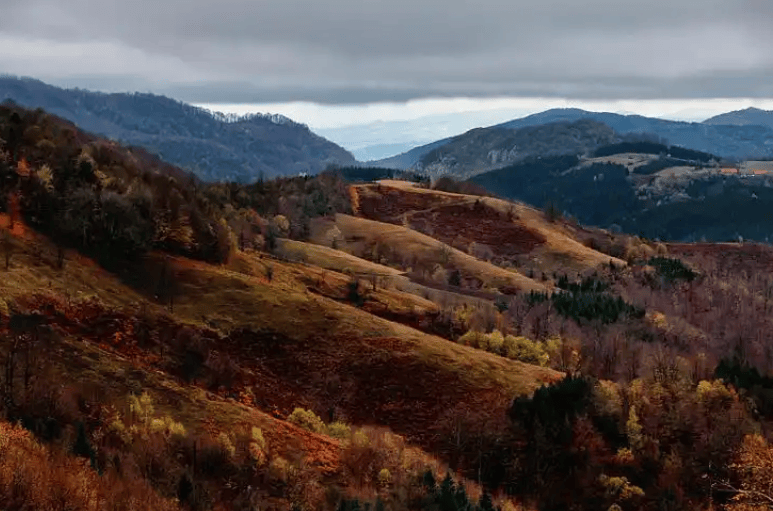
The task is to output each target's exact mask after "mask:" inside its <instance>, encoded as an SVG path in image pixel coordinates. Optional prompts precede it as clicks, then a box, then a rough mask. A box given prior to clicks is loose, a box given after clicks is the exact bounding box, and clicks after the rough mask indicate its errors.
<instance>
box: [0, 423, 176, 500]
mask: <svg viewBox="0 0 773 511" xmlns="http://www.w3.org/2000/svg"><path fill="white" fill-rule="evenodd" d="M0 507H2V509H72V510H94V511H96V510H124V509H132V510H146V509H147V510H172V509H179V508H178V507H177V505H176V504H174V503H173V502H172V501H170V500H167V499H163V498H161V497H160V496H159V495H158V494H156V493H155V492H154V491H153V490H152V489H151V488H150V487H149V486H148V485H147V484H146V483H145V482H144V481H141V480H137V479H129V478H120V477H118V476H117V475H115V474H114V473H109V474H106V475H105V476H101V477H100V476H99V475H98V474H97V473H96V472H95V471H94V470H93V469H91V467H90V466H89V464H88V461H86V460H83V459H79V458H74V457H71V456H67V455H66V454H64V453H62V452H57V451H54V450H52V449H48V448H46V447H44V446H42V445H41V444H39V443H38V442H37V441H35V440H34V439H33V438H32V436H31V435H30V433H29V432H27V431H26V430H24V429H23V428H21V427H20V426H12V425H10V424H8V423H7V422H0Z"/></svg>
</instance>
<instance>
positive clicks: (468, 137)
mask: <svg viewBox="0 0 773 511" xmlns="http://www.w3.org/2000/svg"><path fill="white" fill-rule="evenodd" d="M579 121H592V122H594V123H598V124H596V125H595V129H596V130H597V131H598V130H601V131H599V133H603V131H604V130H609V129H611V130H612V131H613V132H614V133H613V134H612V135H609V136H608V137H607V142H603V141H600V140H599V141H595V140H593V139H592V138H591V139H589V140H587V141H585V142H583V141H579V140H568V139H566V138H561V137H562V135H560V132H559V133H557V132H556V131H555V128H553V129H551V128H548V127H549V126H551V125H555V126H563V125H566V124H567V123H568V124H572V123H577V122H579ZM602 125H603V127H602ZM525 128H531V129H532V130H531V131H529V130H527V131H523V132H521V133H523V134H524V135H526V134H535V136H538V137H539V144H538V145H536V146H534V147H532V146H531V145H530V141H529V140H528V139H527V140H523V139H522V140H521V141H520V144H521V146H520V147H521V149H517V150H515V151H512V149H513V144H514V142H513V141H512V138H513V137H515V134H514V133H516V132H519V130H524V129H525ZM534 130H536V131H534ZM536 134H539V135H536ZM565 134H566V133H565ZM530 136H531V135H530ZM624 138H630V139H642V138H643V139H648V140H655V141H662V142H665V143H667V144H672V145H674V146H679V147H683V148H686V149H692V150H697V151H703V152H707V153H711V154H714V155H717V156H719V157H721V158H727V159H753V158H769V157H773V149H771V147H773V126H771V123H770V118H769V115H768V113H767V112H765V111H763V110H756V109H747V110H744V111H740V112H729V113H727V114H722V115H718V116H715V117H713V118H711V119H707V120H706V121H704V122H703V123H689V122H681V121H669V120H664V119H656V118H651V117H644V116H641V115H621V114H614V113H609V112H589V111H586V110H581V109H578V108H557V109H552V110H546V111H544V112H540V113H537V114H532V115H529V116H526V117H523V118H520V119H514V120H512V121H508V122H505V123H502V124H498V125H495V126H490V127H487V128H478V129H476V130H471V131H470V132H468V133H465V134H463V135H459V136H457V137H451V138H446V139H442V140H438V141H436V142H432V143H430V144H426V145H423V146H421V147H416V148H413V149H411V150H410V151H406V152H404V153H401V154H399V155H396V156H393V157H391V158H386V159H382V160H379V161H376V162H369V165H373V166H377V167H393V168H398V169H422V170H425V171H427V172H429V173H430V174H431V175H433V176H439V175H441V174H443V173H444V172H445V173H449V174H451V175H454V176H456V177H470V176H471V175H472V174H474V173H478V172H479V170H491V169H495V168H497V167H502V166H505V165H507V164H510V163H515V162H516V161H517V160H520V159H522V158H524V157H527V156H550V155H558V154H577V153H582V152H584V151H586V150H588V149H595V148H596V147H597V146H598V145H603V144H604V143H612V142H613V141H614V139H618V140H619V139H624ZM511 142H513V143H511ZM597 142H598V143H597Z"/></svg>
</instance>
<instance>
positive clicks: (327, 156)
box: [0, 76, 354, 183]
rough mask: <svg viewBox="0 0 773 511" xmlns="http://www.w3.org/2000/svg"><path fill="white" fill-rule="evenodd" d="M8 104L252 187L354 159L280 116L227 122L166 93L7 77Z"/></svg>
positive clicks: (4, 95) (211, 177)
mask: <svg viewBox="0 0 773 511" xmlns="http://www.w3.org/2000/svg"><path fill="white" fill-rule="evenodd" d="M6 99H10V100H13V101H14V102H15V103H17V104H19V105H22V106H24V107H27V108H31V109H34V108H43V109H44V110H46V111H47V112H50V113H52V114H55V115H58V116H60V117H62V118H64V119H67V120H69V121H71V122H73V123H74V124H76V125H77V126H79V127H80V128H81V129H83V130H85V131H88V132H91V133H94V134H98V135H101V136H103V137H107V138H109V139H112V140H115V141H118V142H120V143H122V144H127V145H132V146H139V147H143V148H145V149H146V150H148V151H149V152H151V153H153V154H156V155H158V156H159V157H161V158H162V159H164V160H165V161H167V162H169V163H172V164H174V165H177V166H179V167H182V168H184V169H186V170H188V171H191V172H193V173H194V174H196V175H197V176H198V177H199V178H201V179H203V180H206V181H239V182H243V183H249V182H253V181H256V180H257V179H259V178H261V177H263V178H272V177H276V176H288V175H296V174H300V173H304V172H305V173H309V174H316V173H318V172H320V171H322V170H324V169H325V168H326V167H327V166H328V165H330V164H350V163H353V162H354V157H353V156H352V155H351V154H350V153H348V152H347V151H346V150H344V149H343V148H341V147H339V146H337V145H335V144H334V143H332V142H330V141H328V140H325V139H324V138H322V137H320V136H317V135H315V134H314V133H312V132H311V131H310V130H309V129H308V128H307V127H306V126H304V125H302V124H298V123H295V122H293V121H291V120H290V119H287V118H285V117H282V116H271V115H252V116H246V117H241V118H239V117H234V118H228V117H223V116H217V115H213V114H211V113H209V112H207V111H205V110H202V109H200V108H196V107H192V106H190V105H186V104H184V103H180V102H178V101H175V100H172V99H169V98H166V97H163V96H155V95H152V94H139V93H135V94H103V93H96V92H90V91H86V90H80V89H76V90H65V89H60V88H57V87H53V86H50V85H46V84H45V83H43V82H40V81H37V80H32V79H27V78H14V77H7V76H5V77H0V102H2V101H4V100H6Z"/></svg>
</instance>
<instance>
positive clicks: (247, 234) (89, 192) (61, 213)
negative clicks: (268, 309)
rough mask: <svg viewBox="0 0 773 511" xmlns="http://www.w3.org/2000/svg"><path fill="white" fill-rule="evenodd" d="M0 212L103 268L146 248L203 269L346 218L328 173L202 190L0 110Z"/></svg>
mask: <svg viewBox="0 0 773 511" xmlns="http://www.w3.org/2000/svg"><path fill="white" fill-rule="evenodd" d="M0 125H1V126H2V131H0V138H1V139H3V140H5V141H6V142H5V146H6V152H5V154H4V157H3V158H2V159H1V160H0V187H1V189H0V207H1V208H2V209H3V210H4V211H9V212H10V213H11V214H22V215H24V217H25V219H26V220H27V221H28V222H29V223H30V224H31V225H33V226H35V227H36V228H38V229H40V230H41V231H42V232H45V233H47V234H50V235H51V236H52V237H53V238H54V239H56V240H57V241H59V242H60V243H62V244H64V245H67V246H74V247H78V248H80V249H82V250H85V251H86V252H89V253H90V254H91V255H94V256H96V257H98V258H99V259H100V260H101V261H103V263H105V264H108V265H113V264H118V263H121V262H124V260H126V259H131V260H136V259H137V258H139V257H140V256H142V255H143V254H145V253H147V252H148V251H149V250H151V249H153V248H157V249H163V250H167V251H169V252H172V253H179V254H184V255H188V256H190V257H194V258H197V259H202V260H205V261H212V262H224V261H227V260H228V258H229V256H230V254H231V252H232V250H233V248H234V247H235V246H236V244H239V245H240V246H241V247H242V248H244V247H245V246H255V247H261V248H262V247H263V245H264V243H266V241H267V240H271V239H273V238H276V237H277V236H287V235H290V234H292V235H293V236H295V237H299V238H303V237H304V235H305V233H307V232H308V224H309V220H310V219H311V218H313V217H315V216H319V215H324V214H329V213H330V212H333V211H348V210H349V208H350V206H349V205H348V202H347V200H348V199H347V196H346V190H345V187H344V183H343V181H342V180H341V178H340V177H339V176H338V175H337V174H335V173H330V174H325V175H323V176H319V177H314V178H311V177H296V178H283V179H277V180H271V181H263V180H259V181H257V182H255V183H254V184H251V185H243V184H237V183H223V184H205V183H203V182H201V181H200V180H199V179H198V178H196V177H195V176H194V175H192V174H189V173H186V172H183V171H181V170H179V169H177V168H175V167H172V166H170V165H168V164H165V163H163V162H161V161H160V160H158V159H157V158H156V157H154V156H151V155H150V154H148V153H147V152H145V151H144V150H142V149H136V148H135V149H123V148H121V147H120V146H118V145H116V144H114V143H111V142H107V141H104V140H100V139H97V138H94V137H91V136H88V135H85V134H83V133H82V132H80V131H78V130H77V129H76V128H75V127H74V126H72V125H68V124H67V123H66V122H64V121H61V120H59V119H57V118H55V117H52V116H49V115H48V114H45V113H44V112H43V111H41V110H38V111H34V112H31V111H27V110H23V109H19V108H12V107H0Z"/></svg>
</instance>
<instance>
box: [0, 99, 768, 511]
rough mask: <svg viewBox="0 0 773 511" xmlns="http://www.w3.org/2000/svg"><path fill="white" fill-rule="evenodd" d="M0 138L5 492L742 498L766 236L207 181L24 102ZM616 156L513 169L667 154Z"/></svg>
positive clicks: (188, 502) (762, 386)
mask: <svg viewBox="0 0 773 511" xmlns="http://www.w3.org/2000/svg"><path fill="white" fill-rule="evenodd" d="M0 139H2V144H3V145H2V152H0V155H1V157H0V192H2V193H0V360H2V361H3V365H4V371H3V372H2V375H0V393H2V398H3V399H2V400H0V411H2V413H3V419H2V420H0V432H1V433H2V435H1V436H2V441H1V442H0V454H2V456H0V503H2V505H3V508H4V509H5V508H7V509H19V508H21V507H22V506H21V505H20V504H19V502H23V503H24V504H25V505H28V504H29V503H34V505H35V506H37V507H38V508H42V509H63V508H68V509H77V510H81V509H83V510H86V509H88V510H93V509H115V510H118V509H127V507H128V508H131V509H142V510H146V509H147V510H150V509H170V510H171V509H187V510H210V509H211V510H228V511H230V510H241V509H275V510H282V511H291V510H296V509H305V510H315V511H316V510H321V511H334V510H335V511H339V510H343V511H353V510H356V509H359V510H362V509H363V508H365V509H374V510H376V509H391V510H395V511H403V510H406V511H408V510H410V511H414V510H415V511H446V510H449V511H459V510H460V509H464V510H469V511H493V510H495V509H502V510H503V511H504V510H508V511H511V510H513V509H519V508H520V509H528V510H559V509H561V510H563V509H610V508H612V509H617V508H618V507H619V508H620V509H625V510H631V511H644V510H648V509H661V508H662V509H702V508H708V507H709V506H714V507H715V509H718V508H722V509H725V510H727V511H743V510H744V509H749V508H748V507H745V506H746V505H747V504H749V503H750V502H751V503H754V502H755V501H753V500H750V499H751V498H752V497H754V496H756V495H757V492H759V493H760V494H762V495H765V493H763V492H765V491H767V490H766V488H767V486H765V485H767V481H768V480H769V477H768V475H769V474H773V470H770V467H769V465H766V464H765V463H766V462H765V461H764V460H766V459H769V457H770V456H771V453H773V447H771V446H770V444H769V443H768V441H767V440H766V437H767V435H769V434H770V432H771V431H773V429H772V428H771V426H773V401H772V400H771V397H770V396H771V390H772V389H773V378H771V376H770V375H771V374H773V365H772V364H773V355H772V353H773V352H771V350H770V349H769V348H770V341H771V339H770V332H773V319H772V318H771V316H770V311H771V308H773V300H771V297H772V296H773V294H772V293H771V279H770V275H769V273H770V269H771V268H773V249H771V247H769V246H766V245H754V244H741V243H726V244H671V245H668V244H663V243H655V242H652V241H647V240H644V239H640V238H638V237H636V236H631V235H629V234H623V233H621V232H612V231H605V230H601V229H595V228H590V227H584V226H582V225H580V224H578V223H577V222H575V221H569V220H567V219H564V218H562V217H561V215H559V214H557V213H556V211H555V209H554V208H549V209H548V210H546V211H540V210H537V209H535V208H533V207H530V206H527V205H525V204H523V203H518V202H508V201H506V200H503V199H499V198H494V197H487V196H479V195H471V194H469V193H456V192H453V191H443V190H439V189H432V188H431V187H430V186H429V184H428V183H426V182H422V183H416V182H408V181H399V180H382V181H378V182H356V183H348V182H344V181H342V180H341V178H340V175H337V174H332V173H323V174H321V175H318V176H313V177H305V178H301V177H298V178H293V179H277V180H271V181H266V182H262V183H255V184H253V185H249V186H245V185H240V184H237V183H218V184H206V183H201V182H200V181H198V180H196V179H194V178H193V177H192V176H190V175H187V174H185V172H183V171H182V170H180V169H178V168H176V167H173V166H171V165H169V164H165V163H163V162H161V161H159V160H157V159H155V158H153V157H151V156H149V155H147V154H146V153H143V152H138V151H136V150H129V149H126V148H124V147H121V146H119V145H117V144H115V143H113V142H109V141H106V140H104V139H99V138H96V137H93V136H90V135H87V134H85V133H83V132H82V131H80V130H78V129H77V128H75V127H74V126H73V125H72V124H70V123H68V122H66V121H64V120H62V119H59V118H57V117H55V116H51V115H48V114H46V113H45V112H40V111H38V112H30V111H27V110H24V109H21V108H18V107H14V108H9V107H0ZM623 148H628V149H629V148H630V147H628V146H618V147H616V148H615V150H614V151H616V150H621V149H623ZM650 149H652V148H650ZM667 149H668V148H667ZM614 151H613V150H604V149H602V150H600V151H598V152H597V153H595V154H594V155H593V156H592V158H590V159H592V160H593V161H589V162H588V161H586V162H580V161H579V160H578V159H577V158H576V157H574V156H562V157H555V158H552V159H551V158H543V159H541V160H533V161H531V164H532V165H537V164H536V163H535V162H540V163H539V165H543V167H539V168H537V169H536V170H535V169H528V168H522V169H521V171H523V172H527V171H534V173H536V174H539V173H544V174H546V175H550V174H551V173H558V174H560V175H561V176H563V177H566V178H567V180H568V181H571V179H572V175H573V173H577V172H579V174H578V176H580V177H583V178H588V177H589V176H590V175H595V176H597V177H596V180H595V182H599V178H598V176H599V175H604V176H605V177H604V178H603V179H604V181H607V180H610V181H612V180H613V179H616V177H615V176H616V174H615V173H620V174H621V175H622V174H623V173H624V174H625V176H627V177H625V178H624V179H621V182H622V181H625V182H627V179H628V178H630V177H631V176H633V177H632V178H631V179H645V178H646V179H649V178H650V177H652V176H655V179H659V178H662V177H663V176H659V175H658V173H659V172H661V171H663V170H667V171H668V172H677V171H676V170H674V169H675V168H677V167H673V166H669V167H667V168H665V169H660V170H657V171H653V173H652V174H649V173H647V172H648V171H649V170H652V169H653V168H655V167H657V165H654V164H657V163H659V161H658V160H659V159H660V158H661V156H660V152H662V151H660V149H657V151H655V150H654V149H653V151H655V152H657V153H658V155H657V156H656V155H655V154H650V153H640V154H637V155H634V154H633V153H615V152H614ZM672 153H673V154H671V156H665V158H676V157H678V156H685V155H684V154H681V153H679V152H678V151H672ZM691 156H694V157H696V158H697V157H701V158H703V156H700V155H691ZM660 163H662V162H660ZM667 163H668V164H669V165H670V164H671V163H673V162H672V161H671V160H670V159H669V160H668V161H667ZM565 164H566V165H569V166H568V167H566V168H563V169H562V170H559V169H561V168H562V166H563V165H565ZM653 165H654V166H653ZM586 167H587V168H591V167H596V170H598V168H599V167H600V168H601V169H602V171H601V172H597V171H594V172H587V174H588V175H585V174H584V172H586V171H583V170H582V169H583V168H586ZM629 167H630V172H629ZM610 168H611V169H612V170H611V171H610V172H611V174H610V175H609V177H606V176H607V174H605V173H604V172H605V171H606V170H609V169H610ZM621 169H622V170H621ZM642 169H644V170H642ZM693 170H694V169H693ZM484 175H485V174H484ZM578 179H579V178H578ZM436 185H437V183H436ZM445 185H448V183H445ZM457 185H458V184H457ZM575 186H577V183H576V182H575ZM458 187H459V190H461V189H463V188H464V187H463V186H461V185H458ZM466 189H467V190H468V191H470V190H473V191H474V188H471V187H469V186H468V187H467V188H466ZM589 200H590V199H589ZM593 200H596V201H598V198H596V199H593ZM727 318H732V321H733V324H732V327H729V326H728V322H727ZM749 465H753V466H758V467H760V469H759V470H762V471H763V472H761V473H754V474H751V475H750V473H749V471H748V470H745V469H743V468H742V467H746V466H749ZM707 474H709V475H707ZM709 477H710V478H711V479H709ZM717 488H725V489H728V490H727V493H722V492H718V491H717ZM739 488H744V489H745V488H749V489H750V490H749V491H750V492H755V493H748V492H746V490H743V491H739V490H738V489H739ZM750 495H751V497H750ZM615 506H617V507H615Z"/></svg>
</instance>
